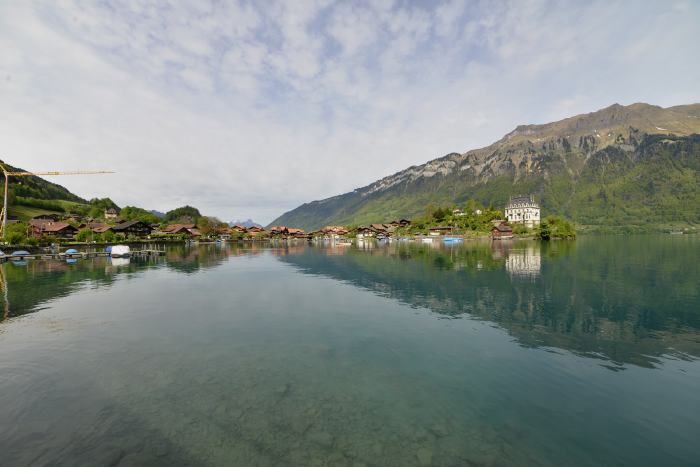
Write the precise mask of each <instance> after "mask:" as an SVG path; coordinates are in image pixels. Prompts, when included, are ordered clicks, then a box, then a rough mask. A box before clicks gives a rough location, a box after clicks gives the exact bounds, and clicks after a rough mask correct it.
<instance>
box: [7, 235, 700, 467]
mask: <svg viewBox="0 0 700 467" xmlns="http://www.w3.org/2000/svg"><path fill="white" fill-rule="evenodd" d="M120 263H126V264H120ZM1 268H2V269H1V271H2V273H3V274H2V278H1V279H2V285H3V292H4V295H3V298H4V299H5V304H6V305H7V306H6V308H5V310H6V312H5V316H4V317H2V322H0V465H3V466H24V465H27V466H29V465H31V466H35V465H52V466H54V465H56V466H77V465H91V466H127V465H132V466H133V465H163V466H175V465H222V466H223V465H396V466H406V465H506V466H507V465H513V466H515V465H518V466H522V465H543V466H544V465H552V466H564V465H566V466H588V465H620V466H622V465H628V466H643V465H649V466H657V465H669V466H670V465H673V466H684V465H696V466H697V465H698V464H700V443H699V442H698V440H700V361H699V358H700V237H693V236H639V237H588V238H581V239H579V240H577V241H575V242H551V243H549V244H541V243H538V242H534V241H522V242H517V241H516V242H506V241H504V242H500V243H498V242H497V243H494V244H493V245H492V244H491V243H490V242H474V243H466V244H464V245H461V246H455V247H444V246H442V245H439V246H438V245H436V246H435V247H431V246H429V245H422V244H418V245H416V244H405V245H404V244H400V245H396V244H392V245H389V246H387V247H373V246H372V245H366V246H364V247H362V248H358V247H332V246H328V247H324V248H321V247H306V246H304V245H298V246H297V245H294V246H290V247H286V248H273V247H269V248H265V247H256V248H251V247H238V246H235V245H234V246H224V247H214V246H207V247H204V246H203V247H193V248H185V247H177V248H171V249H169V250H168V254H167V256H166V257H163V258H158V259H152V260H133V259H132V260H131V261H130V262H125V261H111V260H109V259H106V258H99V259H92V260H80V261H78V262H77V263H75V264H66V263H65V262H59V261H35V262H30V263H29V264H28V265H24V266H21V265H14V264H4V265H2V266H1Z"/></svg>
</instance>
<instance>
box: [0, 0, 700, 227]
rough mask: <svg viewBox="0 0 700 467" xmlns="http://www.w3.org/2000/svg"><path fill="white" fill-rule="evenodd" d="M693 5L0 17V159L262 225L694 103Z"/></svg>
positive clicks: (219, 6) (183, 9)
mask: <svg viewBox="0 0 700 467" xmlns="http://www.w3.org/2000/svg"><path fill="white" fill-rule="evenodd" d="M699 19H700V7H698V5H697V4H696V3H693V2H675V3H668V4H667V3H654V2H650V3H636V4H635V7H634V8H630V4H629V3H628V2H602V1H601V2H595V1H594V2H588V3H585V4H584V3H569V4H562V3H551V2H545V1H542V2H539V1H533V2H505V1H503V2H478V1H474V2H460V1H445V2H433V3H427V4H426V3H416V4H413V3H398V2H397V3H394V2H384V3H379V2H338V3H335V2H327V1H308V2H307V1H299V2H265V3H264V4H261V3H258V2H249V1H238V2H190V3H186V2H175V3H164V2H133V3H129V2H115V3H104V2H89V1H78V0H76V1H66V2H62V3H53V2H41V3H29V2H20V3H16V2H15V3H13V4H12V5H9V4H7V3H4V4H0V56H1V57H2V60H1V61H0V140H1V141H3V148H2V158H3V159H6V160H7V161H8V162H11V163H13V164H14V165H19V166H21V167H23V168H26V169H34V170H41V169H72V168H102V167H105V168H112V169H115V170H117V172H118V173H117V174H115V175H110V176H99V177H75V178H68V177H62V178H59V177H56V179H55V181H57V182H59V183H61V184H63V185H65V186H67V187H68V188H69V189H72V190H74V191H76V192H77V193H79V194H81V195H83V196H85V197H93V196H110V197H112V198H113V199H114V200H115V201H116V202H117V203H119V204H120V205H127V204H135V205H139V206H143V207H146V208H149V209H159V210H168V209H172V208H174V207H177V206H179V205H182V204H185V203H189V204H193V205H196V206H198V207H200V209H202V210H203V211H205V212H207V213H210V214H212V215H217V216H219V217H222V218H224V219H230V218H248V217H252V218H254V219H256V220H258V221H260V222H268V221H270V220H272V219H273V218H274V217H275V216H276V215H278V214H280V213H282V212H283V211H285V210H287V209H290V208H293V207H295V206H296V205H298V204H301V203H302V202H307V201H311V200H313V199H318V198H322V197H327V196H332V195H336V194H339V193H342V192H345V191H349V190H352V189H354V188H356V187H359V186H362V185H364V184H367V183H370V182H372V181H374V180H376V179H378V178H381V177H383V176H385V175H388V174H390V173H393V172H395V171H397V170H401V169H403V168H406V167H407V166H409V165H413V164H419V163H423V162H425V161H427V160H428V159H431V158H434V157H439V156H442V155H444V154H445V153H447V152H451V151H464V150H467V149H471V148H474V147H479V146H484V145H487V144H490V143H491V142H493V141H494V140H496V139H498V138H500V137H501V136H502V135H503V134H504V133H506V132H508V131H510V130H511V129H512V128H513V127H515V126H516V125H517V124H522V123H537V122H545V121H550V120H553V119H558V118H563V117H566V116H569V115H571V114H575V113H581V112H589V111H592V110H595V109H597V108H600V107H604V106H607V105H609V104H611V103H613V102H620V103H631V102H636V101H647V102H651V103H655V104H659V105H674V104H681V103H687V102H696V101H698V100H699V99H698V89H700V86H699V84H700V64H698V62H697V61H696V60H690V59H689V57H692V56H694V55H693V54H694V44H696V43H698V42H700V37H698V35H699V32H698V28H697V23H698V20H699Z"/></svg>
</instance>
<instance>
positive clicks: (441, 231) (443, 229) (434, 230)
mask: <svg viewBox="0 0 700 467" xmlns="http://www.w3.org/2000/svg"><path fill="white" fill-rule="evenodd" d="M451 230H452V227H448V226H445V225H442V226H439V227H430V229H428V232H429V233H430V236H432V237H437V236H439V235H445V234H448V233H450V231H451Z"/></svg>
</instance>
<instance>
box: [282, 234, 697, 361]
mask: <svg viewBox="0 0 700 467" xmlns="http://www.w3.org/2000/svg"><path fill="white" fill-rule="evenodd" d="M433 243H434V244H433V245H422V244H414V243H408V244H407V243H399V244H391V245H389V246H386V247H383V248H376V247H375V248H366V249H348V248H344V249H341V250H338V249H335V248H332V247H329V248H327V249H326V250H318V249H309V250H308V251H305V253H304V254H300V255H289V256H285V257H283V258H282V260H283V261H285V262H288V263H290V264H294V265H295V266H297V267H298V268H299V269H300V270H301V271H303V272H306V273H309V274H320V275H325V276H328V277H332V278H335V279H338V280H342V281H346V282H349V283H352V284H355V285H357V286H359V287H363V288H366V289H369V290H372V291H374V292H376V293H378V294H380V295H383V296H388V297H392V298H394V299H397V300H400V301H401V302H404V303H407V304H409V305H411V306H414V307H423V308H428V309H430V310H432V311H433V312H435V313H439V314H441V315H444V316H445V317H451V318H461V317H473V318H479V319H483V320H489V321H492V322H494V323H496V324H497V325H499V326H500V327H502V328H504V329H506V330H507V331H508V332H509V333H510V334H511V335H512V336H513V337H515V338H516V339H517V342H519V343H520V344H521V345H523V346H526V347H550V348H558V349H564V350H568V351H571V352H574V353H577V354H582V355H586V356H589V357H595V358H601V359H603V360H606V361H607V362H606V366H607V367H608V368H610V369H614V370H618V369H623V368H624V364H626V363H628V364H634V365H639V366H642V367H653V366H654V365H655V364H656V363H658V361H659V360H658V359H659V357H661V356H673V357H675V358H681V359H690V358H697V357H700V337H699V336H700V334H699V333H698V331H699V329H700V309H698V306H697V305H698V303H699V299H698V284H700V274H699V273H698V271H699V268H698V266H697V263H696V261H695V260H694V259H693V258H694V255H692V254H691V255H689V254H688V252H689V251H695V250H697V247H698V243H700V242H698V239H697V238H684V239H675V238H672V239H669V238H667V237H664V238H660V237H655V236H643V237H630V238H620V237H613V238H610V237H588V238H582V239H579V240H577V241H561V242H548V243H541V242H536V241H499V242H471V243H470V242H466V243H465V244H463V245H457V246H442V245H441V244H439V243H438V242H433ZM437 245H439V246H437ZM436 246H437V247H436ZM339 251H340V252H342V253H343V254H342V255H340V256H339V255H338V254H337V253H338V252H339Z"/></svg>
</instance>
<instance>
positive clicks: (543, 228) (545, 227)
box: [538, 219, 552, 240]
mask: <svg viewBox="0 0 700 467" xmlns="http://www.w3.org/2000/svg"><path fill="white" fill-rule="evenodd" d="M538 233H539V236H540V239H541V240H549V239H550V238H551V237H552V231H551V229H550V226H549V221H547V219H545V220H543V221H542V222H541V223H540V229H539V232H538Z"/></svg>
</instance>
